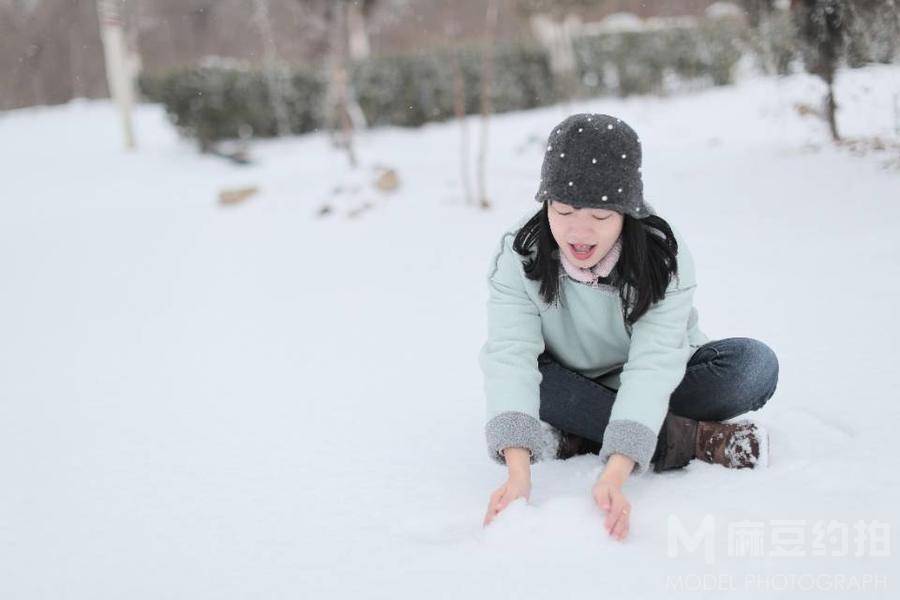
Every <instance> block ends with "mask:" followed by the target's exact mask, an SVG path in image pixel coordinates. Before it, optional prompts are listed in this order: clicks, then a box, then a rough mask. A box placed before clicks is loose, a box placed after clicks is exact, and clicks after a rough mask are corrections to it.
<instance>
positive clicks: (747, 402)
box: [479, 114, 778, 540]
mask: <svg viewBox="0 0 900 600" xmlns="http://www.w3.org/2000/svg"><path fill="white" fill-rule="evenodd" d="M535 198H536V200H537V201H539V202H540V203H541V207H540V209H539V210H538V211H537V212H536V213H535V214H534V215H533V216H530V217H526V218H524V219H522V220H520V221H519V222H518V223H517V224H516V225H515V226H514V227H513V228H512V229H511V230H509V231H507V232H506V233H505V234H504V235H503V236H502V238H501V241H500V246H499V248H498V250H497V252H496V253H495V255H494V256H493V257H492V260H491V265H490V269H489V272H488V277H487V281H488V288H489V300H488V304H487V311H488V337H487V341H486V342H485V343H484V346H483V347H482V349H481V352H480V353H479V364H480V366H481V369H482V371H483V373H484V390H485V395H486V398H487V423H486V426H485V436H486V440H487V448H488V454H489V455H490V457H491V458H492V459H493V460H495V461H496V462H498V463H500V464H505V465H506V466H507V467H508V471H509V472H508V478H507V480H506V482H505V483H504V484H503V485H502V486H500V487H499V488H498V489H497V490H496V491H494V493H493V494H492V495H491V498H490V503H489V505H488V509H487V513H486V514H485V518H484V524H485V525H487V524H488V523H489V522H490V521H491V520H492V519H493V518H494V517H495V516H496V515H497V514H498V513H499V512H500V511H501V510H503V509H504V508H505V507H506V506H507V505H508V504H509V503H510V502H512V501H513V500H515V499H517V498H520V497H524V498H526V499H527V498H528V496H529V494H530V491H531V471H530V466H531V464H533V463H535V462H537V461H539V460H545V459H553V458H559V459H565V458H568V457H570V456H573V455H576V454H586V453H588V452H593V453H597V454H599V457H600V462H601V464H602V465H603V470H602V472H601V474H600V477H599V478H598V480H597V482H596V483H595V485H594V487H593V490H592V495H593V497H594V499H595V501H596V502H597V504H598V506H599V507H600V508H601V509H602V510H604V511H605V512H606V518H605V528H606V530H607V531H608V533H609V534H610V535H612V536H613V537H614V538H615V539H619V540H621V539H624V538H625V536H626V535H627V533H628V524H629V518H630V516H631V515H630V504H629V502H628V500H627V499H626V497H625V494H624V493H623V492H622V486H623V484H624V483H625V481H626V480H627V478H628V476H629V475H631V474H635V475H639V474H641V473H644V472H645V471H647V470H648V468H649V466H650V465H651V464H653V470H654V471H656V472H660V471H665V470H668V469H676V468H681V467H683V466H684V465H686V464H687V463H688V462H689V461H690V460H692V459H694V458H699V459H701V460H704V461H706V462H710V463H715V464H719V465H722V466H724V467H729V468H752V467H754V466H757V465H761V464H765V462H766V461H767V456H768V436H767V434H766V432H765V431H764V430H763V429H762V428H761V427H759V426H757V425H755V424H753V423H751V422H749V421H740V422H736V423H721V422H720V421H724V420H726V419H730V418H732V417H735V416H737V415H740V414H743V413H746V412H748V411H752V410H758V409H759V408H761V407H762V406H763V405H764V404H765V403H766V402H767V401H768V400H769V398H770V397H771V396H772V395H773V394H774V392H775V387H776V385H777V382H778V359H777V358H776V356H775V353H774V352H773V351H772V350H771V349H770V348H769V347H768V346H767V345H765V344H764V343H762V342H760V341H757V340H755V339H751V338H742V337H735V338H725V339H720V340H715V341H710V340H709V338H707V336H706V335H705V334H704V333H703V332H702V331H701V330H700V328H699V325H698V314H697V310H696V308H694V306H693V302H692V300H693V294H694V290H695V288H696V287H697V280H696V277H695V274H694V264H693V259H692V257H691V254H690V252H689V250H688V248H687V245H686V244H685V242H684V240H683V239H682V237H681V235H680V233H679V232H678V231H677V230H676V229H675V228H674V227H672V226H671V225H670V224H669V223H667V222H666V221H665V220H664V219H663V218H662V217H660V216H659V215H657V214H656V213H655V212H654V210H653V209H652V207H651V206H650V205H649V204H647V203H646V202H645V201H644V197H643V183H642V181H641V144H640V140H639V139H638V137H637V135H636V134H635V132H634V130H633V129H632V128H631V127H629V126H628V125H627V124H626V123H625V122H623V121H622V120H620V119H617V118H615V117H611V116H609V115H604V114H575V115H572V116H570V117H568V118H567V119H565V120H564V121H562V122H561V123H560V124H559V125H557V126H556V127H554V128H553V131H552V132H551V133H550V136H549V139H548V142H547V148H546V153H545V155H544V161H543V166H542V169H541V181H540V185H539V189H538V192H537V194H536V197H535Z"/></svg>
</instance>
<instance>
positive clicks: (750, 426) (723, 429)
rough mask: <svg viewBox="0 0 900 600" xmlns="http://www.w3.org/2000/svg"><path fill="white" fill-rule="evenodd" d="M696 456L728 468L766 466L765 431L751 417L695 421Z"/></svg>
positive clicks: (767, 451) (767, 447)
mask: <svg viewBox="0 0 900 600" xmlns="http://www.w3.org/2000/svg"><path fill="white" fill-rule="evenodd" d="M695 453H696V456H697V458H699V459H700V460H702V461H705V462H708V463H712V464H717V465H722V466H723V467H728V468H729V469H752V468H754V467H757V466H766V465H767V464H768V458H769V434H768V432H766V430H765V429H763V428H762V427H760V426H759V425H757V424H755V423H753V422H751V421H746V420H744V421H738V422H736V423H718V422H715V421H699V422H698V425H697V446H696V450H695Z"/></svg>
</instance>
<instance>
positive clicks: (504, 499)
mask: <svg viewBox="0 0 900 600" xmlns="http://www.w3.org/2000/svg"><path fill="white" fill-rule="evenodd" d="M511 500H512V492H510V491H509V490H507V491H506V492H505V493H504V494H503V496H502V497H501V498H500V502H498V503H497V510H498V511H500V510H503V509H504V508H506V505H507V504H509V503H510V501H511Z"/></svg>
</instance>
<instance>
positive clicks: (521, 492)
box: [483, 476, 531, 527]
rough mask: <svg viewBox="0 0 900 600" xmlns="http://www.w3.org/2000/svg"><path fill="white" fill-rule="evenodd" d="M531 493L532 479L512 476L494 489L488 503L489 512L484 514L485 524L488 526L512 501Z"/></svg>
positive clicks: (526, 497) (526, 496)
mask: <svg viewBox="0 0 900 600" xmlns="http://www.w3.org/2000/svg"><path fill="white" fill-rule="evenodd" d="M530 495H531V480H530V479H523V478H521V477H516V476H510V478H509V479H507V480H506V483H504V484H503V485H501V486H500V487H498V488H497V489H496V490H494V493H493V494H491V501H490V503H488V509H487V513H485V515H484V524H483V526H485V527H486V526H487V525H488V523H490V522H491V521H492V520H493V519H494V517H496V516H497V515H498V514H500V511H501V510H503V509H504V508H506V507H507V506H508V505H509V503H510V502H512V501H513V500H516V499H517V498H525V499H526V500H527V499H528V497H529V496H530Z"/></svg>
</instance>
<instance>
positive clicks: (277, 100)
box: [253, 0, 291, 136]
mask: <svg viewBox="0 0 900 600" xmlns="http://www.w3.org/2000/svg"><path fill="white" fill-rule="evenodd" d="M253 9H254V12H253V16H254V18H255V20H256V25H257V27H259V32H260V36H261V37H262V42H263V57H264V59H263V60H264V62H265V69H264V71H265V79H266V88H267V89H268V92H269V103H270V104H271V105H272V111H273V112H274V113H275V127H276V128H277V130H278V135H280V136H286V135H290V133H291V118H290V115H289V114H288V110H287V106H286V105H285V103H284V89H283V87H282V81H283V79H284V77H283V75H282V74H281V69H282V67H281V65H280V61H279V60H278V50H277V49H276V48H275V35H274V34H273V32H272V20H271V19H270V18H269V0H254V2H253Z"/></svg>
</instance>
